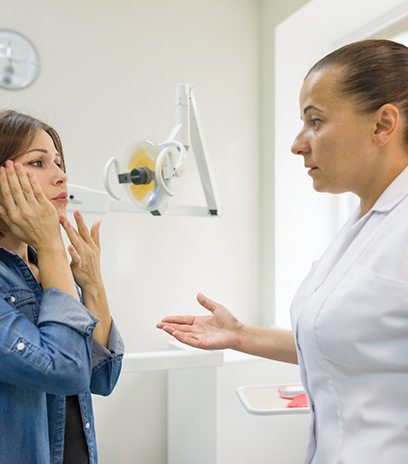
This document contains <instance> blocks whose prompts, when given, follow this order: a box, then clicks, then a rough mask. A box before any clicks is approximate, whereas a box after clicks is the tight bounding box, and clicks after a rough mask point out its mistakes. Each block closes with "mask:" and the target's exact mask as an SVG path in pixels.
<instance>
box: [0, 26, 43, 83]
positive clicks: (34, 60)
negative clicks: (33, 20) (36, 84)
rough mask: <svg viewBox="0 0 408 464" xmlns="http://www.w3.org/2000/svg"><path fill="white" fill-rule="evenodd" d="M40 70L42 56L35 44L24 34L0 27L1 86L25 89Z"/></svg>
mask: <svg viewBox="0 0 408 464" xmlns="http://www.w3.org/2000/svg"><path fill="white" fill-rule="evenodd" d="M39 71H40V58H39V56H38V53H37V50H36V49H35V47H34V45H33V44H32V43H31V42H30V40H28V39H27V37H24V36H23V35H22V34H20V33H19V32H16V31H12V30H9V29H0V87H2V88H4V89H23V88H24V87H27V86H28V85H30V84H31V83H32V82H33V81H34V80H35V79H36V77H37V76H38V73H39Z"/></svg>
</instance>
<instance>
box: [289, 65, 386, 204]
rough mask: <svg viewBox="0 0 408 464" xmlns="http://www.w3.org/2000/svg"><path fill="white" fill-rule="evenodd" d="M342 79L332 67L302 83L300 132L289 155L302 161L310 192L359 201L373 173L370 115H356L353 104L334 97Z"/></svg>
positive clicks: (373, 127) (373, 122) (374, 164)
mask: <svg viewBox="0 0 408 464" xmlns="http://www.w3.org/2000/svg"><path fill="white" fill-rule="evenodd" d="M342 73H343V71H342V70H341V69H339V68H336V67H334V66H332V67H328V68H325V69H322V70H318V71H314V72H312V74H310V75H309V76H308V77H307V78H306V79H305V81H304V83H303V86H302V89H301V93H300V111H301V119H302V121H303V127H302V129H301V131H300V132H299V134H298V135H297V137H296V139H295V141H294V143H293V145H292V152H293V153H294V154H296V155H302V156H303V158H304V165H305V167H306V168H308V174H309V175H310V177H311V178H312V179H313V187H314V189H315V190H317V191H319V192H330V193H342V192H354V193H356V194H357V195H359V196H361V195H360V194H362V193H364V192H365V190H366V189H367V188H369V183H370V176H371V175H373V174H375V170H376V167H378V166H377V164H376V160H378V159H379V157H378V156H376V155H378V153H377V150H376V146H375V144H374V143H373V138H372V133H373V130H375V119H374V118H375V114H367V113H362V112H359V111H358V106H357V103H356V102H355V100H353V99H352V98H348V97H341V96H339V94H338V92H337V90H336V89H337V88H338V85H337V84H338V82H339V79H341V77H342ZM377 172H378V171H377Z"/></svg>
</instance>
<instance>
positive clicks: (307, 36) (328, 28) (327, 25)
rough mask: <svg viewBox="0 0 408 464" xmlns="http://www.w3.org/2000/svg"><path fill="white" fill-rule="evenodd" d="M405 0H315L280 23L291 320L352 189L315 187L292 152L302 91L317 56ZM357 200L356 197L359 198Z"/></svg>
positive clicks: (278, 195)
mask: <svg viewBox="0 0 408 464" xmlns="http://www.w3.org/2000/svg"><path fill="white" fill-rule="evenodd" d="M407 11H408V2H406V1H405V2H401V0H389V1H387V2H384V1H382V0H370V1H368V0H366V1H361V2H356V1H353V0H343V1H342V2H338V1H335V0H330V1H327V0H312V1H310V2H309V3H307V4H306V5H305V6H303V8H301V9H300V10H298V11H297V12H296V13H295V14H294V15H292V16H291V17H289V18H288V19H286V20H285V21H283V22H282V23H281V24H280V25H279V26H278V28H277V29H276V64H275V66H276V88H275V95H276V99H275V118H276V124H275V135H276V139H275V251H276V255H275V257H276V261H275V265H276V274H275V288H276V298H275V302H276V321H277V323H278V324H279V325H290V323H289V312H288V308H289V306H290V302H291V299H292V297H293V294H294V293H295V291H296V288H297V287H298V285H299V284H300V282H301V281H302V279H303V277H304V276H305V274H306V273H307V271H308V269H309V268H310V265H311V263H312V261H314V260H316V259H318V257H319V256H320V254H321V253H322V252H323V251H324V249H325V248H326V247H327V246H328V244H329V243H330V241H331V239H332V237H333V234H334V233H335V231H336V230H337V229H338V227H339V225H340V224H339V222H341V220H340V218H343V217H344V214H343V210H344V209H350V208H347V203H348V202H349V201H350V199H349V197H347V198H344V199H339V197H341V196H337V197H336V196H332V195H329V194H316V193H315V192H314V190H313V188H312V185H311V180H310V178H309V177H308V176H307V174H306V170H305V168H304V167H303V159H302V157H299V156H293V155H291V154H290V147H291V144H292V142H293V139H294V137H295V135H296V134H297V131H298V130H299V129H300V127H301V126H300V119H299V105H298V95H299V91H300V88H301V85H302V82H303V78H304V76H305V74H306V72H307V71H308V69H309V68H310V67H311V66H312V65H313V63H314V62H315V61H317V60H318V59H320V58H321V57H323V56H324V55H326V54H327V53H329V52H330V51H332V50H334V49H335V48H337V47H338V46H340V45H343V44H345V43H347V42H350V41H353V40H360V39H364V38H366V37H368V36H370V35H373V34H375V33H377V32H378V31H379V30H380V29H381V28H382V27H385V26H389V24H390V23H392V22H393V21H398V19H399V18H400V17H402V16H406V14H407ZM354 205H355V202H354Z"/></svg>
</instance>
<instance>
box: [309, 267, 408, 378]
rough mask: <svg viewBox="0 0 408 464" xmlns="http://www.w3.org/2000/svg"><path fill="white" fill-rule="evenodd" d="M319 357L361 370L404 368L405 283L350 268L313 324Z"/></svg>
mask: <svg viewBox="0 0 408 464" xmlns="http://www.w3.org/2000/svg"><path fill="white" fill-rule="evenodd" d="M315 330H316V336H317V340H318V344H319V346H320V349H321V352H322V353H323V355H324V356H325V357H327V358H329V359H331V360H332V361H334V362H336V364H337V365H343V366H348V367H349V368H350V369H352V370H354V369H357V370H359V371H366V370H371V371H372V370H374V369H375V370H377V371H378V370H380V371H386V370H393V369H396V370H400V369H408V358H407V357H406V356H401V353H407V352H408V337H407V333H408V282H405V281H403V280H397V279H393V278H389V277H388V276H385V275H382V274H380V273H378V272H376V271H373V270H372V269H369V268H366V267H364V266H361V265H359V264H354V265H353V267H352V268H351V269H350V270H349V272H348V273H347V275H345V276H344V278H343V279H342V281H341V282H340V283H339V284H338V285H337V287H336V288H335V289H334V290H333V291H332V292H331V293H330V294H329V295H328V298H327V299H326V300H325V302H324V304H323V305H322V307H321V308H320V311H319V315H318V317H317V319H316V321H315Z"/></svg>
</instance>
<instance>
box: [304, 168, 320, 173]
mask: <svg viewBox="0 0 408 464" xmlns="http://www.w3.org/2000/svg"><path fill="white" fill-rule="evenodd" d="M305 167H306V168H309V170H308V171H307V173H308V174H309V175H311V173H312V172H313V171H316V170H317V169H319V168H318V167H316V166H305Z"/></svg>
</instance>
